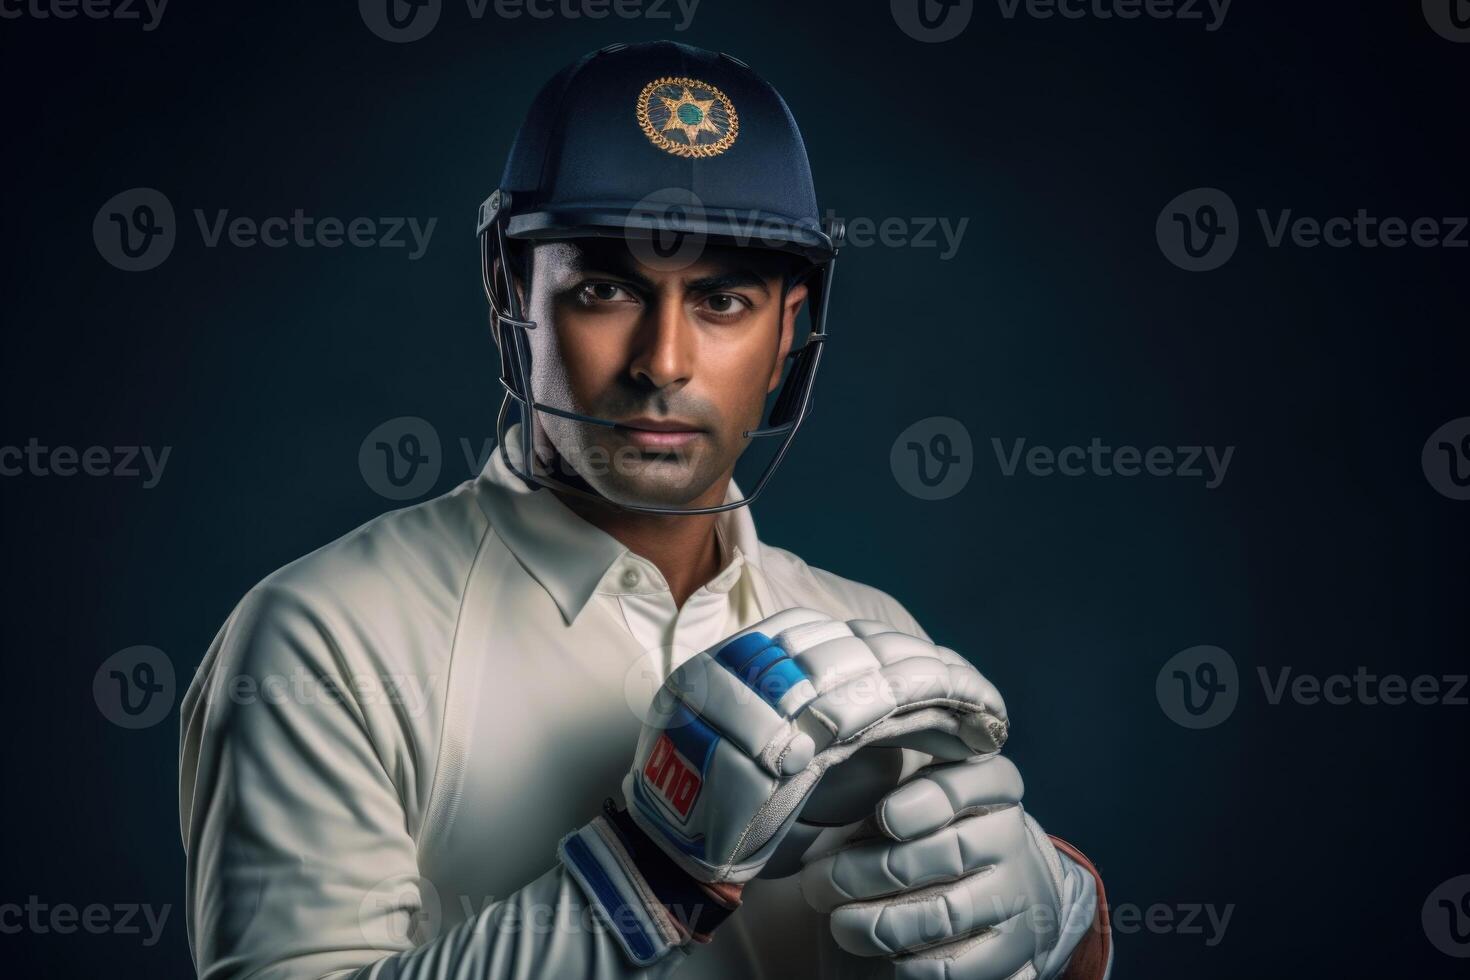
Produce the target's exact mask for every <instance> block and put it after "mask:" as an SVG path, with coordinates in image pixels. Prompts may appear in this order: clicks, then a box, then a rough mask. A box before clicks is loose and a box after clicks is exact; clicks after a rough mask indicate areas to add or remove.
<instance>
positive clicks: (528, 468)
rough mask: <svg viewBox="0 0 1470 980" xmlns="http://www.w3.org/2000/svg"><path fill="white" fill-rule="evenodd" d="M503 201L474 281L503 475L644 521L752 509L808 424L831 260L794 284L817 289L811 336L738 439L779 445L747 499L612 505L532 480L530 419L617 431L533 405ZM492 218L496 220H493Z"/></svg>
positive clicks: (608, 423) (484, 224)
mask: <svg viewBox="0 0 1470 980" xmlns="http://www.w3.org/2000/svg"><path fill="white" fill-rule="evenodd" d="M508 198H509V195H508V194H503V193H502V192H498V191H497V192H496V195H495V196H494V197H492V198H491V201H493V202H495V203H496V205H497V207H496V209H495V211H492V212H489V213H487V212H485V211H484V210H482V217H481V221H480V235H479V237H480V278H481V281H482V283H483V285H484V289H485V298H486V299H487V300H488V301H489V304H490V319H491V323H492V327H493V330H494V332H495V340H496V344H497V345H498V346H499V348H500V384H501V387H503V388H504V389H505V396H504V397H503V398H502V400H501V403H500V411H499V414H498V416H497V418H496V423H495V431H496V442H497V445H498V447H499V452H500V458H501V461H502V462H503V463H504V464H505V466H506V468H507V469H509V470H510V471H511V472H512V473H515V474H516V475H517V476H518V477H520V478H521V480H522V481H524V482H525V483H526V484H528V485H530V486H538V487H545V488H548V489H552V490H557V491H560V492H563V493H569V494H572V495H574V496H577V497H582V498H585V499H587V500H593V501H597V502H599V503H603V504H607V505H610V506H613V507H618V508H621V509H623V510H628V511H634V512H637V513H644V514H669V515H674V514H717V513H721V512H723V511H727V510H734V509H736V508H738V507H744V506H745V505H746V504H749V503H751V502H752V501H754V500H755V498H756V497H757V496H758V495H759V494H760V492H761V491H762V490H764V489H765V487H766V485H767V484H768V483H769V482H770V479H771V476H772V474H774V473H775V471H776V467H777V466H778V465H780V463H781V460H782V459H784V458H785V456H786V452H787V450H788V449H790V447H791V442H792V440H793V439H794V438H795V437H796V432H797V429H799V428H800V427H801V423H802V422H804V421H805V420H806V416H807V413H808V412H809V411H810V409H811V393H812V385H813V382H814V381H815V379H816V373H817V367H818V365H819V364H820V362H821V357H822V348H823V346H824V345H825V342H826V340H827V337H828V334H827V308H828V298H829V296H830V295H831V289H832V275H833V272H834V270H835V267H836V264H837V259H836V258H835V256H834V257H832V258H829V259H827V260H826V261H825V262H822V263H820V264H817V265H814V266H813V267H812V269H811V270H810V271H809V272H808V273H806V274H805V275H804V276H803V277H800V278H798V279H797V280H795V281H801V279H802V278H810V279H812V280H814V282H815V286H814V288H813V289H812V293H811V299H810V300H809V302H810V303H811V318H812V330H811V332H810V333H809V334H808V335H807V339H806V341H805V343H803V344H802V346H801V348H800V349H798V350H793V351H789V352H788V353H787V354H786V358H787V359H788V360H791V361H792V365H791V368H790V370H789V372H788V374H787V376H786V380H785V382H784V383H783V384H782V386H781V390H780V392H779V393H778V394H777V395H776V401H775V403H774V405H773V406H772V408H771V412H770V416H769V418H768V419H767V420H766V421H767V424H766V425H765V426H761V427H758V428H755V429H751V430H748V431H747V432H745V433H743V435H744V437H745V438H746V439H757V438H771V437H781V438H782V442H781V444H780V446H779V447H778V448H777V450H776V453H775V456H774V457H773V458H772V459H771V461H770V462H769V463H768V464H766V467H765V469H764V470H763V471H762V472H761V475H760V477H759V478H758V479H757V480H756V483H755V486H754V487H753V488H752V489H751V490H750V492H749V493H747V494H745V496H743V497H741V498H740V499H739V500H732V501H728V502H726V503H723V504H718V505H713V506H708V507H667V506H662V505H659V504H634V503H626V502H623V501H617V500H612V499H610V498H608V497H605V496H603V495H602V494H600V493H597V492H596V491H594V490H591V489H583V488H582V487H577V486H574V485H572V484H569V483H565V482H563V481H561V480H558V479H555V478H553V477H549V476H545V475H542V474H538V473H537V472H536V470H537V466H536V458H537V457H536V445H535V436H536V433H535V425H534V424H533V422H534V419H535V413H536V412H545V413H546V414H548V415H554V416H557V417H559V418H564V419H569V420H571V421H573V422H582V423H585V424H588V425H600V426H605V427H607V428H617V426H618V423H617V422H614V421H612V420H611V419H604V418H598V417H596V416H592V415H583V414H581V413H579V412H572V411H568V410H566V409H561V408H557V407H555V406H553V405H547V404H544V403H542V402H540V401H538V400H537V399H536V394H535V389H534V387H533V386H532V382H531V348H530V339H529V337H528V336H527V334H528V333H529V332H530V331H532V330H536V329H538V327H537V324H536V322H535V321H533V320H527V319H525V318H524V317H523V315H522V311H521V304H520V298H519V297H518V296H517V295H516V289H515V283H514V281H513V280H512V278H511V275H510V264H509V262H508V261H507V259H508V257H509V250H508V248H507V246H506V239H505V212H504V211H503V210H501V209H500V207H499V205H500V204H501V203H508ZM488 203H489V202H487V204H488ZM496 211H498V212H499V213H495V212H496ZM830 233H831V235H832V238H833V240H834V241H840V240H841V236H842V228H841V226H840V223H834V224H833V225H832V226H831V231H830ZM786 289H787V286H786V285H785V284H784V283H783V286H782V291H783V296H782V298H783V301H784V298H785V291H786ZM502 295H503V297H504V299H503V301H502V298H501V297H502ZM512 404H514V407H515V409H516V412H517V415H518V416H519V419H520V421H521V423H522V424H521V430H520V449H521V452H520V462H521V465H519V466H518V465H517V464H516V462H515V461H514V460H513V459H512V458H511V456H510V454H509V452H508V451H507V449H506V437H507V435H508V433H509V431H510V424H511V423H510V409H511V407H512Z"/></svg>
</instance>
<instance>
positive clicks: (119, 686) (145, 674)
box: [92, 646, 174, 729]
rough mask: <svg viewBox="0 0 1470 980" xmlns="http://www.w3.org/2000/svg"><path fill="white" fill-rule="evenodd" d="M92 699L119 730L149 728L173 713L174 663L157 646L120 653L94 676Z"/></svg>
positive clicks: (128, 649)
mask: <svg viewBox="0 0 1470 980" xmlns="http://www.w3.org/2000/svg"><path fill="white" fill-rule="evenodd" d="M92 699H93V700H94V701H96V702H97V710H99V711H101V712H102V716H103V717H104V718H106V719H107V720H108V721H110V722H112V723H113V724H114V725H117V726H118V727H119V728H134V729H136V728H150V727H152V726H153V725H156V724H158V723H159V722H160V721H163V719H165V718H167V717H168V715H169V712H170V711H172V710H173V706H174V665H173V661H171V660H169V658H168V655H167V654H165V653H164V652H163V651H162V650H160V649H158V648H157V647H150V646H136V647H128V648H127V649H126V650H119V651H118V652H117V653H114V654H113V655H112V656H110V657H108V658H107V659H106V660H104V661H102V666H100V667H98V668H97V673H95V674H94V675H92Z"/></svg>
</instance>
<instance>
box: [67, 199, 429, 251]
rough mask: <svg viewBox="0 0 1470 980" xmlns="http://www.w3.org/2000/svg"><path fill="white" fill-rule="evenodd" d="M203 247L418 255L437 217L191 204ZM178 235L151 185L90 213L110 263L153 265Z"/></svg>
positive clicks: (94, 237)
mask: <svg viewBox="0 0 1470 980" xmlns="http://www.w3.org/2000/svg"><path fill="white" fill-rule="evenodd" d="M192 214H193V217H194V225H195V228H196V229H197V230H198V233H199V239H200V242H201V243H202V244H203V246H204V247H205V248H211V249H212V248H220V247H221V246H229V247H231V248H241V249H248V248H256V247H264V248H269V249H279V248H288V247H290V248H324V249H335V248H341V247H343V246H344V245H345V246H349V247H351V248H383V249H399V248H401V249H406V250H407V254H408V260H409V261H410V262H416V261H418V260H419V259H421V258H423V256H424V253H425V252H427V251H428V248H429V241H430V239H431V238H432V237H433V235H434V229H435V227H437V226H438V224H439V219H438V218H428V219H426V220H420V219H419V218H417V217H399V216H377V217H368V216H359V217H354V218H338V217H334V216H331V215H327V216H316V215H309V214H307V213H306V212H305V211H304V210H303V209H301V208H296V209H295V210H293V211H292V212H291V213H290V214H289V215H271V216H268V217H264V218H256V217H251V216H249V215H233V216H232V215H231V213H230V210H229V209H228V208H218V209H216V210H215V211H214V212H213V213H209V212H206V211H205V210H204V209H203V208H194V209H193V211H192ZM178 236H179V229H178V226H177V222H176V221H175V218H174V209H173V205H172V204H171V203H170V201H169V199H168V198H167V197H166V196H165V195H164V194H163V193H162V192H161V191H157V190H154V189H153V188H151V187H134V188H132V189H131V190H126V191H123V192H122V193H121V194H116V195H114V196H113V197H112V198H110V199H109V200H108V201H107V203H106V204H104V205H102V207H101V208H100V209H99V210H98V212H97V216H96V217H95V218H93V219H92V240H93V241H94V242H95V243H96V245H97V251H98V253H99V254H101V256H102V257H103V258H104V259H106V260H107V261H108V262H109V263H110V264H111V265H113V266H115V267H117V268H119V269H122V270H123V271H124V272H145V271H147V270H149V269H154V268H157V267H158V266H159V265H162V264H163V261H164V260H165V259H167V258H168V257H169V255H170V254H172V252H173V250H174V245H175V244H176V242H177V239H178Z"/></svg>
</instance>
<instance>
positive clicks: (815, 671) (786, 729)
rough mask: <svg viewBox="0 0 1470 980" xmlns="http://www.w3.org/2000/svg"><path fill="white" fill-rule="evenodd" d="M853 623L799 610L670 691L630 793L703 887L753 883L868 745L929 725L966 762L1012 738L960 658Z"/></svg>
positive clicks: (690, 672) (990, 695) (720, 651)
mask: <svg viewBox="0 0 1470 980" xmlns="http://www.w3.org/2000/svg"><path fill="white" fill-rule="evenodd" d="M856 623H857V625H858V627H859V629H858V630H855V629H854V625H853V624H848V623H844V622H838V621H834V620H831V619H830V618H828V617H826V616H824V615H823V614H821V613H817V612H814V611H812V610H808V609H789V610H786V611H785V612H783V613H780V614H778V615H777V616H773V617H771V618H770V619H768V620H766V621H765V622H763V623H760V624H757V625H756V626H755V627H752V628H751V629H748V630H745V631H742V632H741V633H738V634H736V635H735V636H734V637H732V638H731V639H730V640H727V641H725V642H724V643H722V644H721V645H720V646H719V647H717V648H715V649H713V650H711V651H708V652H706V653H703V654H700V655H697V656H696V657H695V658H692V659H691V661H689V662H688V663H686V664H685V665H683V666H681V667H680V668H679V670H677V671H675V672H674V674H673V675H672V676H671V677H670V678H669V680H668V681H667V682H666V683H665V685H664V687H663V689H662V691H661V692H660V701H659V710H657V711H656V712H654V713H653V715H652V716H651V719H650V723H649V724H648V725H647V726H645V728H644V731H643V733H642V735H641V737H640V739H639V745H638V752H637V755H636V756H635V760H634V766H633V769H632V771H631V772H629V774H628V776H627V777H626V778H625V779H624V782H623V792H624V796H625V797H626V800H627V804H628V809H629V812H630V814H631V815H632V816H633V819H634V820H635V821H637V822H638V824H639V826H640V827H641V828H642V829H643V830H644V831H645V833H648V834H649V836H650V837H652V838H653V839H654V840H655V841H656V842H658V843H659V845H660V846H661V847H662V848H663V849H664V850H665V852H667V853H668V854H669V855H670V856H671V857H673V859H674V860H675V861H677V862H678V863H679V864H680V865H681V866H682V867H683V868H684V869H685V870H686V871H688V872H689V874H691V875H692V876H693V877H695V878H696V879H698V880H700V881H705V882H726V881H729V882H741V881H748V880H749V879H750V878H752V877H754V876H755V875H756V874H757V873H758V872H759V871H760V869H761V867H762V866H763V865H764V864H765V862H766V861H767V860H768V859H769V858H770V856H771V854H772V853H773V852H774V850H775V848H776V846H777V845H778V844H779V842H780V839H781V837H782V836H783V835H784V834H785V832H786V831H787V830H788V829H789V828H790V826H791V824H792V822H793V821H794V820H795V818H796V816H797V814H798V813H799V812H800V809H801V806H802V804H803V803H804V802H805V800H806V798H807V797H808V796H809V795H810V794H811V791H812V789H813V788H814V787H815V786H816V784H817V782H818V780H819V779H820V778H821V776H822V774H823V772H825V771H826V769H827V768H829V767H830V766H832V765H835V764H837V763H839V762H841V761H842V760H844V759H846V758H848V757H849V756H851V755H852V754H853V753H854V752H856V751H857V750H858V749H859V748H861V747H862V746H863V745H866V744H870V743H873V742H875V741H878V740H881V739H884V738H891V737H895V736H901V735H904V734H905V733H908V732H913V731H918V730H928V729H932V730H935V731H937V732H940V733H943V734H944V735H946V736H947V737H948V738H949V739H950V740H951V741H952V742H953V743H954V745H955V746H962V747H964V748H965V749H966V754H973V753H974V752H980V751H991V750H993V749H995V748H998V743H999V742H1001V741H1003V740H1004V738H1005V735H1006V718H1005V706H1004V704H1003V703H1002V702H1001V700H1000V696H999V694H998V693H997V692H995V689H994V687H993V686H992V685H990V684H989V682H987V681H985V680H984V679H983V678H981V677H980V676H979V674H978V673H977V672H976V671H975V669H974V668H973V667H972V666H970V665H969V664H968V663H967V662H966V661H964V659H963V658H961V657H959V655H958V654H955V653H954V652H953V651H948V650H943V649H942V648H938V647H935V646H934V645H933V644H930V643H928V642H927V641H924V640H920V639H917V638H915V637H911V636H907V635H906V634H902V633H898V632H896V631H894V630H892V628H891V627H885V626H883V625H882V624H878V623H872V622H870V621H856ZM859 632H861V635H859Z"/></svg>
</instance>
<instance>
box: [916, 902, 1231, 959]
mask: <svg viewBox="0 0 1470 980" xmlns="http://www.w3.org/2000/svg"><path fill="white" fill-rule="evenodd" d="M956 901H963V899H962V898H960V897H959V896H958V895H952V896H951V897H950V899H949V901H948V902H945V903H924V907H923V908H922V910H921V912H920V915H922V916H923V919H922V925H921V928H922V929H923V930H924V932H925V934H926V938H933V939H941V938H944V937H946V936H948V935H949V933H950V931H951V926H952V922H951V919H950V909H949V906H950V905H952V904H953V903H954V902H956ZM1026 902H1027V899H1026V898H1025V897H1024V896H1000V895H992V896H990V897H989V898H988V900H986V901H983V902H981V903H980V904H981V905H982V906H983V905H987V904H988V905H989V906H990V911H989V913H988V914H987V915H986V916H985V917H986V918H987V919H988V920H990V921H993V922H1005V921H1007V920H1009V919H1014V918H1017V917H1020V920H1021V922H1022V923H1023V924H1024V925H1025V927H1026V928H1028V929H1030V930H1032V931H1034V932H1035V934H1037V935H1045V936H1050V935H1055V934H1056V930H1057V927H1058V926H1059V925H1060V923H1059V922H1058V919H1057V916H1058V910H1057V909H1056V908H1054V907H1053V906H1051V905H1049V904H1047V903H1045V902H1039V903H1036V904H1034V905H1027V904H1026ZM1106 908H1107V910H1108V920H1109V922H1110V924H1111V926H1112V930H1113V932H1115V933H1118V934H1120V935H1125V936H1131V935H1134V934H1136V933H1140V932H1144V933H1148V934H1150V935H1155V936H1168V935H1173V936H1199V937H1202V938H1203V941H1204V944H1205V946H1207V947H1209V948H1214V947H1215V946H1218V945H1220V943H1222V942H1224V940H1225V932H1226V930H1227V929H1229V928H1230V920H1231V919H1232V918H1234V916H1235V903H1233V902H1232V903H1230V904H1228V905H1215V904H1214V903H1213V902H1154V903H1152V904H1150V905H1147V906H1143V905H1137V904H1135V903H1132V902H1121V903H1118V904H1112V903H1108V904H1107V905H1106ZM1094 928H1096V926H1094Z"/></svg>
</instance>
